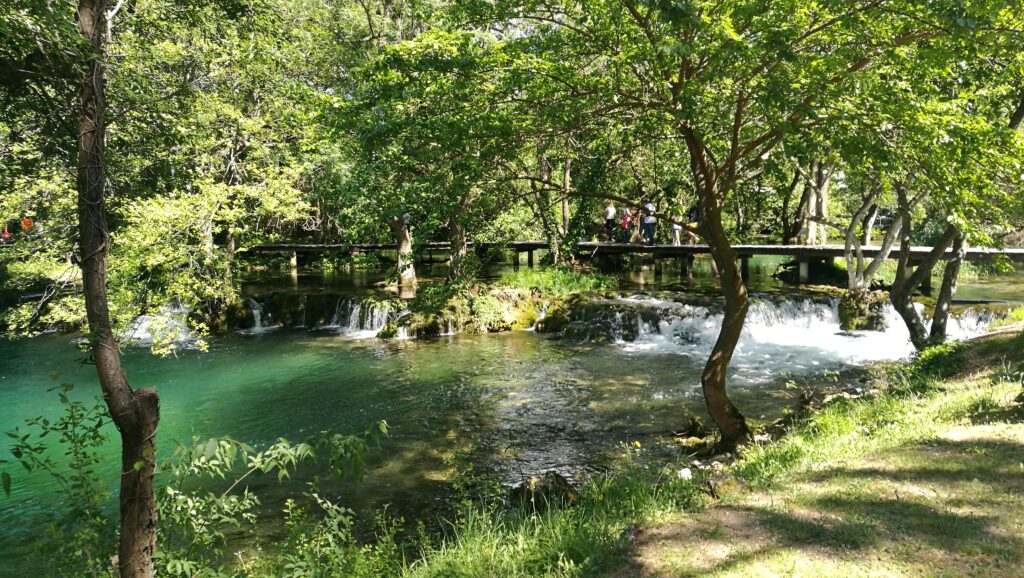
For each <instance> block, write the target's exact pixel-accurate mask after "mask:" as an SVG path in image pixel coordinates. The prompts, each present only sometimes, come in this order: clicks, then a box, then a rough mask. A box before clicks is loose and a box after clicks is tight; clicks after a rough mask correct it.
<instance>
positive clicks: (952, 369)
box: [910, 342, 967, 379]
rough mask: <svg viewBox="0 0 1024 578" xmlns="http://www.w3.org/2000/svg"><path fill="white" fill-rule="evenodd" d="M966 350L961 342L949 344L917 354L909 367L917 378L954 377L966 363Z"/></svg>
mask: <svg viewBox="0 0 1024 578" xmlns="http://www.w3.org/2000/svg"><path fill="white" fill-rule="evenodd" d="M966 351H967V348H966V346H965V345H964V344H963V343H961V342H950V343H944V344H942V345H936V346H933V347H929V348H928V349H925V350H923V351H920V352H918V353H917V354H916V355H915V357H914V360H913V362H912V363H911V365H910V371H911V372H912V373H913V374H915V375H917V376H924V377H932V378H939V379H942V378H947V377H951V376H953V375H956V373H957V372H959V371H960V369H961V368H962V367H963V366H964V363H965V362H966V361H967V353H966Z"/></svg>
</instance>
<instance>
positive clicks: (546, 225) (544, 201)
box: [530, 156, 561, 265]
mask: <svg viewBox="0 0 1024 578" xmlns="http://www.w3.org/2000/svg"><path fill="white" fill-rule="evenodd" d="M537 165H538V170H539V172H540V175H539V180H540V184H539V185H538V183H536V182H531V183H530V187H531V188H532V189H533V198H534V201H536V203H537V215H538V216H539V217H540V223H541V227H543V229H544V237H545V239H546V240H547V242H548V248H549V249H550V250H551V264H552V265H558V264H559V262H560V261H561V242H560V240H561V237H560V236H559V234H558V231H556V229H557V225H556V224H554V223H552V222H551V217H550V215H549V211H550V210H551V206H550V202H549V201H550V195H549V194H548V192H549V188H550V186H551V164H550V163H549V162H548V160H547V159H546V158H544V157H543V156H540V157H539V158H538V159H537Z"/></svg>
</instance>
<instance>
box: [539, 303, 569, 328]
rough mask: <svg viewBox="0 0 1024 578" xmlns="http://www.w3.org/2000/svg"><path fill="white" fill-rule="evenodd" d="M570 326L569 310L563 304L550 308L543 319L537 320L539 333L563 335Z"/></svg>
mask: <svg viewBox="0 0 1024 578" xmlns="http://www.w3.org/2000/svg"><path fill="white" fill-rule="evenodd" d="M568 325H569V309H568V307H567V306H566V305H565V304H563V303H558V304H555V305H551V306H549V307H548V310H547V314H546V315H545V316H544V318H543V319H538V320H537V333H561V332H562V331H564V330H565V328H566V327H568Z"/></svg>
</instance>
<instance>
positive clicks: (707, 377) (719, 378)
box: [700, 191, 750, 450]
mask: <svg viewBox="0 0 1024 578" xmlns="http://www.w3.org/2000/svg"><path fill="white" fill-rule="evenodd" d="M701 197H702V204H703V205H704V215H705V218H704V220H703V221H702V222H701V224H700V228H701V235H702V236H703V237H704V238H705V239H707V242H708V247H709V248H710V250H711V257H712V259H713V260H714V263H715V265H717V267H718V271H719V278H720V280H721V287H722V294H723V296H724V297H725V313H724V315H723V317H722V328H721V329H720V330H719V333H718V339H717V340H716V341H715V346H714V347H713V348H712V349H711V355H710V356H709V357H708V361H707V363H706V364H705V365H704V372H703V374H701V388H702V389H703V392H704V403H705V404H706V405H707V409H708V413H709V414H711V418H712V419H713V420H714V421H715V425H717V426H718V429H719V430H720V431H721V434H722V447H723V449H726V450H732V449H734V448H736V447H737V446H739V445H742V444H743V443H745V442H746V441H747V440H748V439H749V437H750V429H749V428H748V427H747V421H746V419H745V418H744V417H743V414H742V413H740V410H739V409H737V408H736V406H735V405H733V403H732V401H731V400H730V399H729V395H728V394H727V393H726V390H725V385H726V374H727V371H728V369H729V362H730V361H732V356H733V353H734V352H735V351H736V344H737V343H739V340H740V333H741V332H742V331H743V322H744V321H745V320H746V317H747V308H748V306H749V302H748V298H747V286H746V285H745V284H744V283H743V277H742V275H741V274H740V268H739V264H738V263H737V261H736V252H735V251H733V249H732V246H731V245H730V244H729V239H728V237H726V235H725V229H724V227H723V226H722V209H721V206H720V204H719V203H718V202H717V200H716V199H717V194H716V193H715V192H714V191H705V192H704V193H703V194H702V195H701Z"/></svg>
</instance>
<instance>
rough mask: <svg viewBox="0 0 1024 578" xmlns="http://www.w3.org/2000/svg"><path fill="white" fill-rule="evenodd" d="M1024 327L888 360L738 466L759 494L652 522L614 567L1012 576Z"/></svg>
mask: <svg viewBox="0 0 1024 578" xmlns="http://www.w3.org/2000/svg"><path fill="white" fill-rule="evenodd" d="M1022 352H1024V334H1017V335H1014V336H1005V335H1004V336H999V337H995V338H989V339H986V340H983V341H982V342H980V343H975V344H970V345H966V346H947V347H945V348H940V349H936V350H934V351H932V352H930V353H928V354H925V355H922V356H920V357H919V358H918V359H917V360H916V361H915V362H914V363H912V364H910V365H909V366H904V367H898V368H892V369H890V370H889V371H888V372H886V373H885V374H884V375H883V377H884V380H885V382H887V383H888V387H887V388H886V389H885V390H884V391H882V392H880V393H879V394H877V395H875V396H872V397H865V398H861V399H855V400H842V401H838V402H836V403H833V404H830V405H827V406H826V407H825V408H823V409H822V410H821V411H819V412H816V413H813V414H809V415H807V416H804V417H803V418H801V419H798V420H795V422H794V423H793V425H792V426H791V429H790V431H789V432H787V434H786V435H785V436H784V437H783V438H781V439H780V440H777V441H775V442H771V443H767V444H764V445H760V446H755V447H752V448H749V449H747V450H746V451H745V452H744V453H743V456H742V458H741V460H740V461H739V462H738V463H737V464H736V466H735V467H734V468H733V469H732V473H733V474H735V475H737V476H739V477H741V478H744V479H746V480H747V481H749V482H750V484H751V486H752V487H753V488H754V491H753V492H751V493H749V494H738V495H733V496H730V497H729V498H727V499H726V500H724V501H723V502H722V503H720V504H718V505H716V507H714V508H710V509H707V510H706V511H703V512H699V513H687V514H680V515H677V516H676V517H675V518H674V519H673V520H672V521H670V522H669V523H667V524H665V525H664V526H662V527H660V528H654V529H652V531H651V534H650V536H649V537H648V539H647V540H646V541H645V542H644V543H643V544H641V545H640V546H639V547H638V551H637V553H636V555H635V556H634V557H633V558H632V559H631V560H630V562H629V563H628V564H627V567H626V569H625V570H621V571H619V572H618V573H617V574H616V576H698V575H699V576H764V575H787V576H843V577H847V576H869V575H872V576H873V575H878V576H985V577H989V576H1007V577H1009V576H1017V575H1019V568H1020V564H1021V561H1022V560H1024V540H1022V539H1021V538H1020V536H1021V535H1022V532H1024V499H1022V498H1021V496H1024V463H1022V462H1021V456H1022V455H1024V423H1022V422H1024V395H1022V386H1024V384H1022V377H1024V372H1022V371H1021V369H1022V368H1024V363H1022V361H1024V353H1022Z"/></svg>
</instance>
